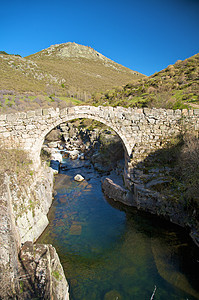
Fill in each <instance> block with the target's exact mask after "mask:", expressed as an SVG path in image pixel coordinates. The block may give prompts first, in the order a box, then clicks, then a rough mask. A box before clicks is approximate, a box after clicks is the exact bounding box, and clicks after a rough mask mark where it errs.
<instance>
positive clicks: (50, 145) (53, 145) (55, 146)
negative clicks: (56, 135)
mask: <svg viewBox="0 0 199 300" xmlns="http://www.w3.org/2000/svg"><path fill="white" fill-rule="evenodd" d="M48 147H49V148H57V142H50V143H48Z"/></svg>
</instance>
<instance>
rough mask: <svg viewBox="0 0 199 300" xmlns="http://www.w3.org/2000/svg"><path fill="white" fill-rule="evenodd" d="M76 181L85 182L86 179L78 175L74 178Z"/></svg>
mask: <svg viewBox="0 0 199 300" xmlns="http://www.w3.org/2000/svg"><path fill="white" fill-rule="evenodd" d="M74 180H75V181H78V182H81V181H83V180H84V177H83V176H82V175H80V174H77V175H76V176H75V177H74Z"/></svg>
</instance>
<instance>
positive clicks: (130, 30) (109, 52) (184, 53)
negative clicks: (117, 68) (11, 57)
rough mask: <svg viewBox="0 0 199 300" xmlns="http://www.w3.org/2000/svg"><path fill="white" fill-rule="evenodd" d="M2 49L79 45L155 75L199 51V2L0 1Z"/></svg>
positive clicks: (23, 51) (25, 51)
mask: <svg viewBox="0 0 199 300" xmlns="http://www.w3.org/2000/svg"><path fill="white" fill-rule="evenodd" d="M0 9H1V17H0V50H4V51H6V52H8V53H14V54H20V55H22V56H27V55H30V54H33V53H35V52H38V51H40V50H42V49H44V48H47V47H49V46H50V45H54V44H59V43H66V42H76V43H79V44H82V45H85V46H90V47H92V48H94V49H95V50H97V51H98V52H100V53H102V54H103V55H105V56H106V57H108V58H111V59H112V60H114V61H116V62H118V63H120V64H122V65H124V66H126V67H129V68H130V69H132V70H135V71H139V72H141V73H143V74H146V75H151V74H153V73H154V72H156V71H160V70H162V69H164V68H165V67H167V66H168V65H169V64H173V63H175V62H176V61H177V60H178V59H181V60H183V59H185V58H188V57H190V56H192V55H194V54H196V53H198V52H199V0H150V1H149V0H137V1H134V0H123V1H122V0H100V1H94V0H92V1H91V0H70V1H68V0H65V1H64V0H53V1H52V0H48V1H47V0H35V1H32V0H29V1H27V0H26V1H21V0H18V1H15V0H10V1H1V6H0Z"/></svg>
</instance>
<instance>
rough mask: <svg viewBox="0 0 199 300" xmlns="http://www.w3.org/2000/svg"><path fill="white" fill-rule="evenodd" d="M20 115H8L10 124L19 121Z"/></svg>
mask: <svg viewBox="0 0 199 300" xmlns="http://www.w3.org/2000/svg"><path fill="white" fill-rule="evenodd" d="M17 117H18V115H17V114H8V115H7V116H6V119H7V121H8V122H14V121H16V120H17Z"/></svg>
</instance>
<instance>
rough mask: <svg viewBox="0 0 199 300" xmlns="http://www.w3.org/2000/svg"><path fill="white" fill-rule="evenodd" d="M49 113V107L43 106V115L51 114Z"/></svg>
mask: <svg viewBox="0 0 199 300" xmlns="http://www.w3.org/2000/svg"><path fill="white" fill-rule="evenodd" d="M49 114H50V111H49V108H43V110H42V115H43V116H47V115H49Z"/></svg>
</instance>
